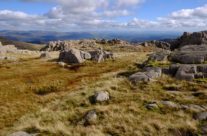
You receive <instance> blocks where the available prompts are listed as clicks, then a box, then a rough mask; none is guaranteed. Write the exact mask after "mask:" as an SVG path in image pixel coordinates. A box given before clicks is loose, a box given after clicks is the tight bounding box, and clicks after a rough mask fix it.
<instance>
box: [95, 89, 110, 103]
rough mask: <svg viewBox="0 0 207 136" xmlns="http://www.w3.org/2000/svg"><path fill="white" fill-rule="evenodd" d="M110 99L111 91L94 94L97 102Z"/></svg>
mask: <svg viewBox="0 0 207 136" xmlns="http://www.w3.org/2000/svg"><path fill="white" fill-rule="evenodd" d="M108 100H109V93H108V92H106V91H100V92H96V93H95V95H94V101H95V102H104V101H108Z"/></svg>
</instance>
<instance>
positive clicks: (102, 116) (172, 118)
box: [0, 52, 207, 136]
mask: <svg viewBox="0 0 207 136" xmlns="http://www.w3.org/2000/svg"><path fill="white" fill-rule="evenodd" d="M116 56H117V57H118V59H116V61H110V60H109V61H106V62H104V63H100V64H94V63H93V62H87V63H85V64H84V65H81V66H76V67H75V68H74V67H71V68H70V69H63V68H60V67H58V66H57V65H55V64H53V63H51V62H44V61H39V60H32V61H28V62H27V61H25V62H22V63H21V64H17V66H16V67H13V64H8V66H6V67H1V71H3V73H0V79H1V82H0V103H1V104H0V107H1V111H3V112H2V113H1V114H2V115H3V117H2V118H0V119H1V121H0V125H1V128H2V131H1V133H0V134H2V135H5V134H7V133H10V132H13V131H16V130H24V131H27V132H30V133H39V134H40V136H61V135H64V136H105V135H113V136H140V135H143V136H189V135H196V134H198V133H199V129H198V128H197V126H198V125H199V124H200V122H198V121H196V120H194V119H193V118H192V116H193V114H194V113H193V112H191V111H185V110H182V109H176V108H175V109H174V108H173V109H172V108H165V107H160V108H159V109H157V110H147V109H146V108H145V104H147V103H149V102H152V101H158V102H159V101H161V100H170V101H173V102H175V103H178V104H186V105H188V104H200V105H203V104H206V103H207V100H206V99H203V97H202V96H200V95H198V96H197V95H194V93H196V92H199V93H200V92H205V91H203V90H205V89H206V85H205V82H202V83H201V82H198V81H195V82H187V81H176V80H175V79H173V78H171V77H169V76H166V75H163V76H162V77H161V78H160V79H157V80H156V81H154V82H150V83H140V84H138V85H137V86H134V85H132V84H131V83H130V82H129V81H128V80H127V78H126V77H125V76H127V75H129V74H130V73H132V72H135V71H138V70H139V69H137V68H136V65H134V64H135V63H137V62H140V63H141V62H142V61H144V59H146V54H145V53H140V52H139V53H119V54H117V55H116ZM8 67H9V69H8ZM51 85H52V86H55V87H56V88H58V89H55V91H51V90H50V86H51ZM176 85H177V86H176ZM48 86H49V87H48ZM34 88H35V89H34ZM42 88H44V89H45V88H46V89H45V90H46V92H47V91H48V92H49V93H45V95H37V94H36V93H35V92H34V90H39V89H42ZM48 88H49V90H48ZM44 89H43V90H44ZM168 89H176V90H177V91H179V92H177V93H172V92H169V91H168ZM45 90H44V91H43V92H45ZM57 90H58V91H57ZM98 90H106V91H108V92H109V93H110V96H111V99H110V101H108V102H105V103H102V104H91V103H90V101H89V97H90V96H92V95H93V94H94V92H95V91H98ZM17 96H18V97H17ZM92 109H96V111H97V113H98V121H97V122H96V124H95V125H91V126H84V125H82V124H81V123H80V121H81V120H82V117H83V115H84V114H85V113H86V112H87V111H89V110H92ZM29 112H30V113H29ZM8 113H9V114H8ZM23 115H24V116H23ZM20 117H21V118H20ZM17 119H18V121H16V120H17ZM5 124H7V125H5Z"/></svg>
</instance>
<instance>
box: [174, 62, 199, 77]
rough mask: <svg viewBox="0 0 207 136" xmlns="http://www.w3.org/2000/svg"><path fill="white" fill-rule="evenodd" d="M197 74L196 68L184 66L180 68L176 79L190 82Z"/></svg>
mask: <svg viewBox="0 0 207 136" xmlns="http://www.w3.org/2000/svg"><path fill="white" fill-rule="evenodd" d="M196 72H197V69H196V66H194V65H182V66H180V67H179V69H178V71H177V73H176V75H175V78H176V79H178V80H188V81H192V80H193V79H194V78H195V75H194V74H195V73H196Z"/></svg>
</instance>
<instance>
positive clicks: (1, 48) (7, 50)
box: [0, 45, 18, 54]
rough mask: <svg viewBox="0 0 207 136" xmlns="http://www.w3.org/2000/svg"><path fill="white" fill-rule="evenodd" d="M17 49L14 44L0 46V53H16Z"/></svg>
mask: <svg viewBox="0 0 207 136" xmlns="http://www.w3.org/2000/svg"><path fill="white" fill-rule="evenodd" d="M17 51H18V50H17V48H16V47H15V46H14V45H5V46H0V54H5V53H16V52H17Z"/></svg>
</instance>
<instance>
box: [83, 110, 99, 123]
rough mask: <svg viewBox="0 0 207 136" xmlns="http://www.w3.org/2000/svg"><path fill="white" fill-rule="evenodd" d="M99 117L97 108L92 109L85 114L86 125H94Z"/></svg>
mask: <svg viewBox="0 0 207 136" xmlns="http://www.w3.org/2000/svg"><path fill="white" fill-rule="evenodd" d="M97 119H98V116H97V113H96V110H91V111H89V112H87V113H86V115H85V116H84V125H92V124H95V123H96V121H97Z"/></svg>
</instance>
